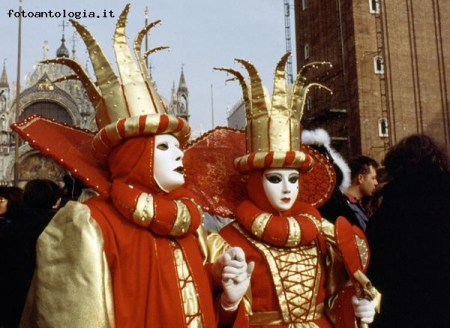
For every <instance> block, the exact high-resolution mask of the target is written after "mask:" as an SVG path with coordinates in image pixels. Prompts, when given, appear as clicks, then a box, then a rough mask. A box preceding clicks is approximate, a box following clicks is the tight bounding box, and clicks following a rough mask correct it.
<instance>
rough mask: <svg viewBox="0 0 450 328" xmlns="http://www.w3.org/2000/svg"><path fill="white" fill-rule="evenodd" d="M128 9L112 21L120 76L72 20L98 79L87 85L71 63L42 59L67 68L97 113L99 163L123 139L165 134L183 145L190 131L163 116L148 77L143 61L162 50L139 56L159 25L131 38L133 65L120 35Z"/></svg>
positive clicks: (82, 72)
mask: <svg viewBox="0 0 450 328" xmlns="http://www.w3.org/2000/svg"><path fill="white" fill-rule="evenodd" d="M129 9H130V4H127V5H126V6H125V8H124V10H123V11H122V13H121V15H120V17H119V19H118V21H117V24H116V29H115V33H114V37H113V47H114V52H115V56H116V61H117V67H118V70H119V74H120V78H119V77H118V76H117V75H116V73H115V72H114V69H113V67H112V66H111V64H110V63H109V62H108V59H107V58H106V56H105V54H104V52H103V50H102V48H101V47H100V45H99V44H98V42H97V41H96V40H95V38H94V37H93V35H92V34H91V33H90V32H89V31H88V30H87V29H86V28H85V27H84V26H82V25H81V24H79V23H78V22H77V21H75V20H71V21H70V22H71V23H72V25H73V26H74V27H75V29H76V30H77V31H78V33H79V34H80V35H81V37H82V39H83V41H84V43H85V44H86V47H87V49H88V52H89V57H90V59H91V62H92V66H93V68H94V72H95V76H96V78H97V81H96V83H94V82H93V81H91V79H90V78H89V75H88V73H87V72H86V71H85V70H84V69H83V68H82V67H81V66H80V65H79V64H78V63H76V62H75V61H73V60H70V59H67V58H63V59H60V58H58V59H53V60H49V61H47V62H55V63H59V64H64V65H66V66H69V67H70V68H72V69H73V70H74V71H75V73H76V75H74V76H68V77H66V78H77V79H79V80H81V81H82V83H83V85H84V87H85V88H86V90H87V92H88V94H89V98H90V100H91V102H92V104H93V106H94V108H95V111H96V114H95V119H96V122H97V125H98V127H99V132H98V133H97V135H96V136H95V137H94V139H93V147H94V149H95V150H96V152H97V157H98V159H99V160H100V161H101V162H105V161H106V160H107V157H108V155H109V153H110V151H111V150H112V149H113V148H114V147H115V146H117V145H118V144H119V143H121V142H122V141H123V140H124V139H127V138H131V137H136V136H140V135H146V134H164V133H170V134H173V135H174V136H175V137H176V138H177V139H178V140H179V141H180V143H181V144H184V143H185V142H186V141H187V140H188V139H189V136H190V127H189V125H188V123H187V122H186V121H185V120H184V119H182V118H179V117H176V116H173V115H168V114H167V110H166V107H165V105H164V103H163V101H162V99H161V97H160V96H159V94H158V93H157V92H156V90H155V89H154V87H153V85H152V82H151V80H150V77H149V75H148V73H147V66H146V64H145V58H146V57H147V56H148V55H150V54H151V53H153V52H155V51H158V50H162V49H166V48H167V47H166V46H161V47H156V48H153V49H150V50H148V51H147V52H146V53H145V54H144V55H142V54H141V44H142V40H143V38H144V36H145V35H146V34H147V33H148V32H149V31H150V29H151V28H152V27H154V26H156V25H157V24H158V23H159V22H160V21H159V20H158V21H155V22H152V23H150V24H149V25H147V26H146V27H144V28H143V29H142V30H141V31H140V32H139V33H138V34H137V35H136V37H135V39H134V53H135V56H136V59H137V64H138V65H136V60H135V59H134V58H133V55H132V54H131V50H130V48H129V46H128V43H127V36H126V34H125V27H126V20H127V16H128V12H129Z"/></svg>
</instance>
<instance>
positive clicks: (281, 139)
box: [215, 53, 331, 174]
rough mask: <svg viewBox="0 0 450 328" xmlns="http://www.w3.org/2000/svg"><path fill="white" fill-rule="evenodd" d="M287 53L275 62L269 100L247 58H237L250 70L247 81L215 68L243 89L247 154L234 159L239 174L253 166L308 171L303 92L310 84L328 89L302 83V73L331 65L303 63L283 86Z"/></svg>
mask: <svg viewBox="0 0 450 328" xmlns="http://www.w3.org/2000/svg"><path fill="white" fill-rule="evenodd" d="M289 56H290V53H286V54H285V55H284V56H283V57H282V58H281V60H280V61H279V62H278V64H277V66H276V70H275V78H274V89H273V96H272V101H271V100H270V98H269V96H268V94H267V89H266V88H265V87H264V86H263V84H262V82H261V78H260V77H259V74H258V71H257V70H256V68H255V67H254V66H253V65H252V64H251V63H249V62H248V61H246V60H243V59H236V61H237V62H238V63H240V64H242V65H243V66H244V67H245V68H246V70H247V71H248V73H249V76H250V83H249V84H247V83H246V81H245V79H244V77H243V76H242V74H241V73H240V72H238V71H236V70H234V69H230V68H215V69H216V70H221V71H225V72H228V73H230V74H232V75H234V76H235V77H236V79H237V80H238V81H239V82H240V84H241V87H242V90H243V98H244V103H245V110H246V118H247V125H246V145H247V146H246V148H247V153H246V155H244V156H242V157H239V158H236V159H235V161H234V166H235V168H236V169H237V170H238V171H239V172H240V173H244V174H245V173H249V172H250V171H251V170H253V169H266V168H283V167H285V168H296V169H300V170H301V171H302V172H305V171H308V170H309V169H310V168H311V166H312V164H313V163H312V162H313V159H312V157H311V156H310V155H308V154H306V153H304V152H303V151H301V143H300V141H301V139H300V121H301V119H302V115H303V108H304V105H305V99H306V95H307V93H308V90H309V88H310V87H312V86H318V87H320V88H325V89H326V90H328V91H330V92H331V90H330V89H328V88H326V87H325V86H323V85H321V84H319V83H307V82H305V80H306V79H305V77H304V73H305V72H306V71H307V70H308V69H310V68H317V67H319V66H321V65H325V64H326V65H330V67H331V64H330V63H328V62H314V63H311V64H308V65H305V66H303V67H302V68H301V69H300V71H299V73H298V75H297V79H296V81H295V83H294V85H293V86H287V85H286V79H285V66H286V63H287V60H288V58H289Z"/></svg>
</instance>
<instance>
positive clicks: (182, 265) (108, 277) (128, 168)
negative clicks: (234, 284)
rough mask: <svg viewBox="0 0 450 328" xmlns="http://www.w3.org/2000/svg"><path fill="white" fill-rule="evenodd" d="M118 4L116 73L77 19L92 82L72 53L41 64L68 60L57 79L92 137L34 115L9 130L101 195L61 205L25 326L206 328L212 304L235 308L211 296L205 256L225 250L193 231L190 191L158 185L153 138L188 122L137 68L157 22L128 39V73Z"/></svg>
mask: <svg viewBox="0 0 450 328" xmlns="http://www.w3.org/2000/svg"><path fill="white" fill-rule="evenodd" d="M128 11H129V5H127V6H126V7H125V9H124V11H123V12H122V14H121V15H120V17H119V20H118V22H117V25H116V30H115V35H114V51H115V54H116V57H117V65H118V68H119V73H120V79H119V78H118V77H117V76H116V74H115V73H114V71H113V69H112V67H111V65H110V64H109V62H108V60H107V59H106V57H105V55H104V54H103V51H102V49H101V48H100V46H99V45H98V43H97V42H96V40H95V39H94V37H93V36H92V35H91V33H90V32H89V31H88V30H87V29H86V28H85V27H83V26H81V25H80V24H79V23H77V22H76V21H71V22H72V24H73V25H74V27H75V28H76V30H77V31H78V32H79V34H80V35H81V37H82V38H83V40H84V42H85V43H86V46H87V48H88V51H89V55H90V57H91V61H92V65H93V67H94V71H95V74H96V77H97V81H96V83H94V82H92V81H91V80H90V79H89V76H88V74H87V72H85V70H84V69H83V68H82V67H80V66H79V65H78V64H77V63H76V62H75V61H73V60H70V59H66V58H63V59H55V60H49V61H47V62H53V63H57V64H63V65H67V66H69V67H71V68H72V69H73V70H74V72H75V73H76V74H75V75H73V76H69V77H66V78H76V79H79V80H81V81H82V82H83V84H84V86H85V88H86V90H87V92H88V94H89V97H90V100H91V102H92V103H93V105H94V108H95V110H96V122H97V125H98V127H99V131H98V133H97V134H95V135H94V134H92V133H90V132H89V131H87V130H80V129H77V128H76V127H72V126H68V125H64V124H60V123H58V122H54V121H51V120H48V119H45V118H42V117H36V116H35V117H31V118H29V119H27V120H25V121H23V122H21V123H19V124H16V125H14V126H13V128H14V130H16V131H17V132H18V133H20V135H21V136H22V137H23V138H25V139H26V140H27V141H29V143H30V145H31V146H32V147H34V148H37V149H39V150H40V151H41V152H42V153H43V154H45V155H49V156H51V157H53V158H54V159H55V160H57V161H58V162H59V163H60V164H61V165H63V166H64V167H65V168H66V169H68V170H69V171H70V172H71V173H72V174H73V175H74V176H76V177H78V178H79V179H81V180H82V181H83V183H84V184H85V185H87V186H89V187H91V188H93V189H94V190H96V191H97V192H98V193H99V194H100V196H98V197H94V198H91V199H89V200H87V201H86V202H85V203H84V204H81V203H77V202H69V203H68V204H67V205H66V206H65V207H64V208H63V209H61V210H60V212H59V213H58V214H57V215H56V216H55V218H54V220H53V221H52V222H51V223H50V224H49V226H48V228H47V229H46V230H45V231H44V233H43V234H42V235H41V237H40V239H39V241H38V245H37V258H38V267H37V270H36V273H35V277H34V282H33V285H32V288H31V290H30V293H29V297H28V302H27V306H26V308H25V310H24V315H23V317H22V326H25V327H33V326H39V327H83V328H84V327H96V328H99V327H139V328H141V327H216V326H217V324H218V320H219V316H218V313H221V312H222V311H223V309H221V308H220V307H221V306H223V307H224V308H225V309H226V310H227V306H230V308H231V310H232V311H233V310H235V309H236V304H229V302H228V303H227V302H226V301H227V299H226V298H224V297H223V295H224V293H222V294H220V291H219V293H218V295H221V298H220V299H219V298H217V302H215V301H214V299H213V298H214V295H213V283H214V281H213V280H214V279H215V278H216V277H214V276H213V273H214V272H213V271H214V270H217V268H215V267H214V265H215V264H214V265H213V264H212V263H213V262H214V261H215V260H216V259H219V260H221V256H222V255H221V254H222V253H223V252H224V251H225V250H227V249H228V248H229V246H228V245H227V244H226V243H225V242H224V241H223V240H222V239H221V238H220V236H218V235H211V234H207V233H206V232H205V231H204V230H203V229H202V226H201V219H202V208H201V207H200V205H199V203H198V201H197V200H196V197H195V195H194V194H193V193H192V192H190V191H188V190H187V189H186V188H184V187H178V188H175V189H174V190H170V191H167V190H164V188H163V187H162V185H161V181H156V178H155V167H154V161H155V157H154V152H155V142H156V139H157V138H158V136H161V135H171V136H174V137H176V139H177V140H178V142H179V143H180V145H184V144H185V143H186V141H187V140H188V138H189V135H190V127H189V125H188V123H187V122H186V121H184V120H183V119H181V118H178V117H175V116H172V115H168V114H167V113H166V109H165V106H164V104H163V102H162V99H160V97H159V95H158V93H157V92H156V91H155V90H154V88H153V86H152V83H151V81H150V79H149V77H148V76H147V73H146V72H147V68H146V66H145V64H144V57H143V56H142V55H141V49H140V48H141V43H142V40H143V37H144V36H145V35H146V33H147V32H148V31H149V30H150V29H151V28H152V27H153V26H155V25H156V24H157V23H158V22H159V21H157V22H154V23H151V24H149V25H148V26H147V27H145V28H144V29H143V30H142V31H141V32H140V33H139V34H138V35H137V37H136V39H135V42H134V49H135V54H136V57H137V59H138V64H139V65H140V67H139V69H138V68H137V67H136V63H135V60H134V59H133V56H132V55H131V52H130V50H129V47H128V44H127V40H126V35H125V24H126V18H127V14H128ZM163 48H165V47H158V48H155V49H151V50H149V52H148V53H146V55H148V54H149V53H152V52H154V51H156V50H160V49H163ZM43 134H44V135H43ZM178 151H179V152H180V153H181V150H179V149H178ZM180 157H182V156H181V154H180ZM177 160H178V159H177ZM180 163H181V161H180ZM180 165H182V164H180ZM181 169H182V166H180V167H179V168H176V170H178V173H180V174H181V172H180V170H181ZM176 170H175V168H174V171H176ZM219 269H220V267H219ZM220 274H221V273H220V272H219V275H220ZM213 278H214V279H213ZM219 279H220V277H219ZM214 287H220V285H219V286H215V285H214ZM224 288H225V287H224ZM224 299H225V301H224ZM240 308H241V309H242V306H241V307H240ZM239 313H240V314H241V313H244V311H242V310H240V312H239ZM236 322H238V321H236ZM237 325H239V324H237Z"/></svg>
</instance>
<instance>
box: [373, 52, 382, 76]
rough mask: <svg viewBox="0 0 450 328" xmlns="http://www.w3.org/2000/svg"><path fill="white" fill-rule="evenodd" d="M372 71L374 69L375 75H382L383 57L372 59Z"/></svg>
mask: <svg viewBox="0 0 450 328" xmlns="http://www.w3.org/2000/svg"><path fill="white" fill-rule="evenodd" d="M373 69H374V72H375V74H384V61H383V57H381V56H375V57H373Z"/></svg>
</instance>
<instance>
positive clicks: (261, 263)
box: [0, 5, 450, 328]
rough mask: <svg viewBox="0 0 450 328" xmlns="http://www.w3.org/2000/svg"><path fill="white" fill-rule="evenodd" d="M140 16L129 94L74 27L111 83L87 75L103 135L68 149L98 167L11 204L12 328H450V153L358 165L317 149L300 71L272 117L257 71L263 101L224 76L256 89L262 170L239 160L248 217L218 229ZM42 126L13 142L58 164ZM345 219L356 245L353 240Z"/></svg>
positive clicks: (1, 310) (420, 150)
mask: <svg viewBox="0 0 450 328" xmlns="http://www.w3.org/2000/svg"><path fill="white" fill-rule="evenodd" d="M128 10H129V6H128V5H127V6H126V7H125V9H124V11H123V12H122V14H121V16H120V18H119V21H118V23H117V27H116V31H115V34H114V38H113V42H114V49H115V52H116V56H117V64H118V66H119V72H120V73H121V76H120V78H119V77H118V76H116V75H115V73H114V72H113V69H112V67H111V65H110V64H109V62H108V61H107V59H106V57H105V55H104V54H103V52H102V50H101V47H100V45H99V44H98V43H97V42H96V41H95V38H94V37H93V36H92V35H91V34H90V32H89V31H88V30H87V29H86V28H85V27H84V26H82V25H81V24H79V23H78V22H76V21H73V24H74V26H75V28H76V29H77V30H78V32H79V33H80V35H82V38H83V40H84V42H85V43H86V45H87V47H88V51H89V54H90V57H91V60H92V64H93V67H94V73H95V75H96V77H97V81H96V82H93V81H91V80H90V77H89V75H87V74H83V73H82V70H81V68H80V70H78V72H79V74H80V76H79V78H80V79H81V80H83V82H84V85H86V86H87V88H88V91H89V92H90V93H91V97H90V99H91V101H93V103H94V105H95V106H94V107H96V108H98V113H97V114H96V115H97V116H96V119H97V125H98V126H99V131H98V133H97V134H96V135H95V136H92V139H91V140H87V141H89V142H87V141H86V140H84V141H83V143H82V145H77V144H70V145H63V146H61V145H59V147H60V148H63V149H64V151H63V153H64V155H67V156H72V155H73V154H77V153H83V154H84V155H86V154H92V156H94V157H95V160H94V161H92V160H91V159H90V158H87V159H86V156H87V155H86V156H85V157H81V158H70V157H67V158H64V160H61V162H62V163H71V161H74V163H75V161H76V163H77V170H76V171H75V170H74V171H73V172H71V169H72V168H73V167H75V165H68V166H67V167H65V168H66V169H67V170H68V171H69V174H68V175H67V176H65V178H64V180H63V184H62V185H59V184H58V183H56V182H54V181H51V180H46V179H35V180H31V181H29V182H27V184H26V185H25V187H24V189H23V190H22V189H20V188H18V187H0V265H1V269H0V299H1V304H0V328H11V327H26V328H29V327H96V328H101V327H105V328H106V327H189V328H194V327H207V328H209V327H238V328H240V327H283V328H287V327H321V328H328V327H337V328H347V327H362V326H364V325H367V324H371V325H373V327H444V326H446V325H447V321H448V320H447V319H446V318H445V309H446V308H447V305H449V304H450V290H448V288H447V286H450V284H449V282H450V275H449V274H448V272H449V271H448V269H450V256H449V255H450V254H449V253H450V239H449V238H447V236H445V234H446V233H447V231H448V230H447V229H446V228H447V225H449V224H450V223H448V222H450V220H448V219H449V216H450V214H449V213H450V159H449V155H448V153H447V151H446V150H445V149H444V148H443V147H441V146H440V145H439V144H438V143H437V142H436V141H435V140H434V139H432V138H431V137H429V136H428V135H426V134H413V135H410V136H407V137H405V138H404V139H402V140H400V141H399V142H398V143H397V144H395V145H393V146H392V147H391V149H389V151H388V152H387V154H386V156H385V158H384V160H383V161H382V162H381V163H378V162H377V161H376V160H374V159H373V158H371V157H368V156H364V155H361V156H357V157H354V158H351V159H348V160H346V159H344V158H343V157H342V156H341V155H340V154H338V153H337V152H336V151H334V150H333V149H332V148H331V146H330V138H329V136H328V134H327V133H326V132H325V131H324V130H321V131H318V132H317V131H316V132H314V131H303V135H301V133H300V126H301V118H302V114H303V105H304V104H303V101H304V99H302V98H301V97H303V96H304V95H306V94H307V92H308V89H309V87H310V85H309V83H308V80H307V78H306V77H305V76H304V75H302V74H299V77H298V79H297V80H296V81H295V83H294V87H293V88H285V65H286V63H287V59H288V54H286V55H285V56H283V57H282V58H281V60H280V62H279V63H278V64H277V66H276V70H275V82H274V91H273V93H274V94H273V100H272V101H271V100H270V97H269V96H268V95H267V94H266V92H267V91H266V88H265V87H264V86H263V85H262V82H261V79H260V77H259V75H258V72H257V70H256V68H255V67H254V66H253V65H252V64H251V63H249V62H248V61H246V60H242V59H238V60H237V62H239V63H240V64H242V65H243V66H244V67H245V68H246V69H247V72H248V73H249V77H250V82H249V83H247V82H246V81H245V79H244V77H243V76H242V75H241V73H240V72H238V71H237V70H235V69H226V68H220V69H219V70H223V71H226V72H228V73H230V74H232V75H234V76H235V77H236V79H237V80H238V81H239V82H241V86H242V90H243V98H244V101H245V103H246V116H247V127H248V128H247V129H246V144H245V146H246V153H245V154H242V156H240V157H238V158H235V159H233V160H234V168H235V170H236V171H237V172H239V174H241V175H242V176H245V179H244V181H245V185H246V190H247V194H246V197H243V198H242V199H239V201H238V204H237V206H236V209H235V213H234V215H233V217H231V218H222V219H221V222H222V224H215V223H214V215H211V214H210V213H207V210H208V207H207V206H205V203H204V200H203V199H202V198H201V197H200V196H199V194H198V193H196V192H194V191H193V190H191V189H188V188H187V187H186V186H185V178H184V174H185V173H186V172H184V166H183V156H184V152H183V145H184V144H185V143H186V142H187V141H188V139H189V137H190V127H189V124H188V123H187V122H186V121H185V120H183V119H181V118H179V117H175V116H173V115H170V114H167V113H166V111H165V108H164V105H163V101H162V100H161V99H160V97H159V95H158V93H157V92H156V91H155V90H154V89H153V86H152V84H151V83H150V81H149V79H148V77H147V76H146V73H145V72H144V71H140V69H141V70H142V67H144V68H145V65H144V66H143V63H144V60H143V59H142V58H140V57H139V50H140V48H139V42H140V41H142V38H143V35H144V33H147V32H148V30H149V29H150V28H151V27H152V26H153V25H152V24H150V25H149V27H147V28H146V29H144V30H143V32H142V31H141V32H140V34H138V37H137V38H136V40H135V44H134V48H135V50H137V56H138V57H139V58H138V59H139V60H140V63H139V64H140V65H141V66H140V69H139V68H137V67H135V62H134V59H132V58H133V57H132V56H131V55H130V53H129V49H128V47H127V46H126V39H127V38H126V35H125V25H126V23H125V22H126V19H127V15H128ZM61 64H65V65H68V66H71V67H72V68H74V67H76V63H75V62H72V61H70V60H66V61H64V62H61ZM311 67H314V66H312V65H311ZM309 68H310V67H305V68H304V71H303V68H302V70H301V71H302V72H306V71H307V69H309ZM134 71H135V72H137V73H133V74H135V75H134V76H133V77H132V78H130V77H129V74H131V73H130V72H134ZM314 85H315V86H317V83H311V86H314ZM292 93H294V94H292ZM136 95H139V97H137V96H136ZM298 95H302V96H301V97H299V96H298ZM288 99H291V100H292V102H290V104H288V101H287V100H288ZM42 120H44V119H43V118H35V119H34V121H31V122H28V123H27V125H26V126H25V127H23V128H22V127H21V126H20V125H17V126H15V127H14V129H16V132H18V133H20V134H21V136H22V137H23V138H25V139H27V138H31V139H33V140H34V141H35V142H33V146H34V147H36V148H37V149H40V148H39V147H41V149H42V148H46V149H52V150H53V149H57V148H58V147H48V146H49V145H50V144H51V143H52V142H55V140H53V139H52V140H47V139H45V138H35V137H36V136H34V135H32V134H29V133H28V131H25V129H26V128H28V127H30V126H32V125H33V124H40V123H41V122H42ZM52 128H55V129H61V131H62V133H77V132H76V129H75V128H71V129H70V132H69V128H68V126H67V125H58V124H55V123H53V124H52ZM41 130H42V129H41ZM34 131H40V130H39V129H35V130H34ZM47 132H48V131H46V133H47ZM36 133H40V132H36ZM83 138H89V136H86V135H83ZM68 140H69V142H76V141H77V140H80V139H79V138H68ZM58 142H61V140H58ZM52 146H53V145H52ZM47 147H48V148H47ZM69 147H74V148H75V149H78V148H77V147H83V152H70V151H66V149H69ZM89 147H92V149H91V148H89ZM50 156H56V155H54V154H52V153H50ZM212 158H213V157H212ZM83 160H86V161H85V162H83ZM198 164H199V165H205V163H198ZM208 164H211V163H208ZM380 164H381V165H380ZM329 167H332V168H333V169H331V170H330V169H329ZM381 167H382V168H383V169H384V170H385V171H386V173H387V176H388V178H387V179H386V180H384V178H383V181H379V175H377V174H378V172H380V168H381ZM72 173H76V176H77V177H75V176H74V175H72ZM305 176H307V177H308V178H309V180H304V177H305ZM81 181H83V182H81ZM303 181H309V182H307V183H309V184H314V186H313V187H314V188H309V187H311V186H309V185H305V184H304V182H303ZM211 183H212V184H213V183H214V181H211ZM322 187H324V188H322ZM332 187H334V188H333V190H332V191H330V189H332ZM309 193H310V194H309ZM342 217H344V220H345V222H348V224H349V226H350V227H351V228H350V230H345V229H338V226H339V227H341V226H342V225H341V224H340V222H342ZM205 218H207V222H208V223H207V224H208V225H206V224H205V223H204V222H205ZM205 226H206V227H205ZM211 227H212V228H213V229H209V228H211ZM344 227H345V225H344ZM342 237H344V238H342ZM343 240H344V241H345V240H347V241H348V240H351V241H353V240H355V241H357V243H353V242H351V243H349V244H350V246H352V245H353V244H357V245H358V248H357V249H356V253H355V252H353V253H352V252H348V249H344V247H349V244H345V243H343ZM349 254H350V255H349ZM349 263H351V264H354V263H360V266H359V267H358V270H355V269H354V268H353V267H352V266H351V265H349ZM362 281H364V282H365V283H362ZM368 281H370V282H371V283H367V282H368ZM361 288H363V289H364V292H362V291H361ZM380 296H381V297H380ZM380 299H381V301H380Z"/></svg>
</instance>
